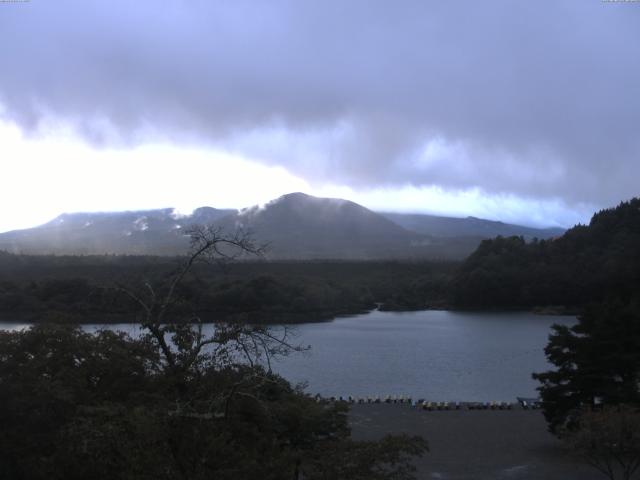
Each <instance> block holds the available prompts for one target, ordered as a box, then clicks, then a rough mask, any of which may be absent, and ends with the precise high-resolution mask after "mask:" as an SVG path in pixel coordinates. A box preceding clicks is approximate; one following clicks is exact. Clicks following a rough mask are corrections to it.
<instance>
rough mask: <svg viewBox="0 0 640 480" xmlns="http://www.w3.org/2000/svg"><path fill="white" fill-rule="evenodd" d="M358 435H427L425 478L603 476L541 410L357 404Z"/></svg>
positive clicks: (589, 479)
mask: <svg viewBox="0 0 640 480" xmlns="http://www.w3.org/2000/svg"><path fill="white" fill-rule="evenodd" d="M349 418H350V424H351V428H352V434H353V436H354V438H355V439H358V440H375V439H379V438H380V437H382V436H384V435H386V434H390V433H392V434H399V433H406V434H409V435H421V436H422V437H424V438H425V439H426V440H427V441H428V442H429V447H430V452H429V453H427V454H426V455H425V456H424V457H422V458H419V459H417V461H416V463H415V465H416V467H417V475H416V477H417V478H418V479H420V480H423V479H424V480H427V479H429V480H433V479H443V480H447V479H450V480H498V479H517V480H524V479H545V480H599V479H601V478H603V477H602V474H600V473H599V472H597V471H596V470H595V469H593V468H592V467H589V466H588V465H586V464H584V463H583V462H582V461H581V460H580V459H579V458H577V457H576V456H575V455H573V454H571V452H569V451H568V450H567V449H566V448H565V447H564V446H563V444H562V443H561V442H560V441H559V440H558V439H557V438H555V437H554V436H553V435H551V434H550V433H549V432H548V431H547V426H546V422H545V420H544V417H543V416H542V412H541V411H540V410H522V409H521V408H516V409H514V410H454V411H424V410H421V409H418V408H415V407H411V406H409V405H406V404H355V405H352V406H351V410H350V413H349Z"/></svg>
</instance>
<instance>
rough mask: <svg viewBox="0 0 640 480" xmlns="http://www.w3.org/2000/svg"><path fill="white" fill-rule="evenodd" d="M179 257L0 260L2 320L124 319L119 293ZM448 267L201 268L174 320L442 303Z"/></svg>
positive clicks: (165, 270) (128, 306) (309, 317)
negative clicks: (121, 286) (195, 317)
mask: <svg viewBox="0 0 640 480" xmlns="http://www.w3.org/2000/svg"><path fill="white" fill-rule="evenodd" d="M180 261H181V258H179V257H175V258H171V257H144V256H140V257H136V256H74V257H71V256H22V255H13V254H8V253H0V314H1V315H2V316H3V318H5V319H7V320H11V319H26V320H35V321H59V322H69V321H72V322H87V321H88V322H91V321H95V320H99V321H101V322H109V321H128V320H129V321H132V320H135V317H133V316H132V313H131V312H134V311H135V308H134V307H135V306H134V305H133V303H132V301H131V299H130V298H128V297H127V296H126V295H123V294H122V292H121V291H120V290H119V289H118V286H120V285H130V284H132V283H140V282H141V281H149V282H155V281H158V280H160V279H162V278H163V277H165V276H166V275H170V274H171V273H172V272H173V271H174V270H175V268H176V267H177V265H179V263H180ZM456 266H457V264H456V263H449V262H389V261H386V262H341V261H333V262H332V261H328V262H267V261H252V262H236V263H226V264H213V265H211V264H199V265H197V266H195V267H194V269H193V272H192V274H191V275H190V276H189V278H188V279H185V281H184V282H183V283H182V284H181V287H180V291H179V294H180V296H181V298H182V300H183V302H182V308H181V307H180V305H178V306H177V309H176V312H175V313H176V314H177V316H178V317H179V318H182V319H184V320H188V319H189V318H190V316H193V315H198V316H199V317H200V318H202V319H203V320H205V321H214V320H221V319H229V318H235V319H241V320H246V321H250V322H257V323H263V322H275V323H287V322H305V321H317V320H323V319H330V318H333V317H335V316H336V315H340V314H353V313H359V312H363V311H367V310H370V309H372V308H375V307H376V306H380V308H382V309H387V310H406V309H422V308H429V307H434V306H436V307H437V306H442V305H444V302H445V300H446V295H447V291H446V287H447V283H448V281H449V279H450V278H451V275H452V272H453V271H454V270H455V268H456Z"/></svg>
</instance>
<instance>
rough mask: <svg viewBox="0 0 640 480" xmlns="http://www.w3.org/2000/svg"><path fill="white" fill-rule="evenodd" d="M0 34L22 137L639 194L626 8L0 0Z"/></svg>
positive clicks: (608, 198)
mask: <svg viewBox="0 0 640 480" xmlns="http://www.w3.org/2000/svg"><path fill="white" fill-rule="evenodd" d="M0 35H1V36H2V43H1V44H0V61H1V64H0V68H1V69H2V72H1V75H0V103H1V104H3V105H4V108H5V116H6V117H8V118H9V119H11V120H13V121H17V122H19V123H20V124H21V125H22V126H23V127H24V128H25V129H30V130H31V131H37V129H38V126H39V125H40V124H41V122H42V120H43V118H48V119H51V118H54V119H61V120H63V121H65V122H70V123H72V124H73V125H74V126H75V128H77V129H78V131H79V132H80V133H81V134H82V135H84V136H85V137H86V138H87V139H88V140H89V141H91V142H94V143H97V144H101V143H109V142H125V143H126V142H134V143H135V142H137V141H141V139H142V138H143V136H144V135H151V136H155V137H160V138H168V139H171V140H174V141H191V142H192V141H196V142H201V143H206V144H211V145H218V146H223V147H224V148H228V149H232V150H236V151H239V152H241V153H245V154H250V155H252V156H254V157H257V158H260V159H262V161H264V162H267V163H273V164H281V165H284V166H285V167H287V168H288V169H289V170H291V171H292V172H294V173H296V174H298V175H301V176H303V177H305V178H306V179H307V180H309V181H312V182H324V181H328V182H333V183H341V184H349V185H352V186H355V187H362V186H366V187H375V186H393V185H398V186H401V185H406V184H408V183H409V184H412V185H439V186H442V187H444V188H451V189H459V188H470V187H480V188H482V189H483V190H484V191H486V192H489V193H514V194H516V195H523V196H526V197H540V198H545V197H548V198H551V197H561V198H564V199H565V200H566V201H567V202H568V203H577V202H590V203H595V204H600V205H606V204H609V203H612V202H617V201H618V200H620V199H623V198H625V197H629V196H631V195H634V194H638V193H639V192H638V188H637V183H638V181H637V179H638V178H640V135H639V129H640V3H625V2H618V3H616V2H602V1H600V0H575V1H564V0H554V1H537V2H529V1H527V2H525V1H522V2H517V1H475V0H474V1H466V2H465V1H456V2H449V1H447V2H445V1H442V2H435V1H434V2H427V1H425V0H415V1H398V2H382V1H380V2H375V1H350V2H346V1H344V0H335V1H333V0H324V1H320V2H316V1H314V2H311V1H308V2H307V1H300V0H298V1H291V2H286V1H275V2H262V1H255V2H245V1H242V0H235V1H218V2H205V1H197V0H195V1H189V2H187V1H184V0H172V1H166V2H160V1H157V0H156V1H153V2H152V1H140V0H138V1H135V2H131V1H123V0H117V1H111V2H94V1H86V0H84V1H80V0H78V1H62V0H56V1H46V2H45V1H44V0H32V1H31V2H29V3H8V4H0ZM150 132H151V133H150Z"/></svg>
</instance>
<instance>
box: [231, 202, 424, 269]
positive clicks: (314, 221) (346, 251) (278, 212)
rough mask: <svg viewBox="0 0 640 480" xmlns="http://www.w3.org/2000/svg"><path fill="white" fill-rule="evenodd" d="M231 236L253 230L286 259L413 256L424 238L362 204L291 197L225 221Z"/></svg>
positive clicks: (244, 212) (276, 254) (237, 214)
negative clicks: (235, 232)
mask: <svg viewBox="0 0 640 480" xmlns="http://www.w3.org/2000/svg"><path fill="white" fill-rule="evenodd" d="M220 224H221V225H222V226H223V227H224V228H225V229H226V230H227V231H234V230H236V229H238V228H240V229H244V230H247V231H251V232H253V233H254V234H255V236H256V238H258V239H259V240H260V241H263V242H268V243H269V245H270V253H271V254H272V255H274V256H276V257H286V258H373V257H379V256H382V257H390V256H402V257H406V256H411V254H410V250H411V248H412V242H415V241H419V240H420V236H419V235H417V234H415V233H414V232H409V231H407V230H405V229H404V228H402V227H400V226H399V225H397V224H395V223H393V222H392V221H390V220H388V219H386V218H384V217H383V216H382V215H379V214H377V213H374V212H372V211H371V210H368V209H366V208H365V207H363V206H361V205H358V204H357V203H354V202H350V201H348V200H342V199H337V198H317V197H312V196H310V195H306V194H304V193H291V194H288V195H283V196H282V197H280V198H278V199H276V200H273V201H272V202H270V203H268V204H266V205H265V206H263V207H258V206H255V207H251V208H247V209H243V210H240V211H239V212H237V213H236V214H233V215H230V216H228V217H226V218H224V219H222V221H221V222H220Z"/></svg>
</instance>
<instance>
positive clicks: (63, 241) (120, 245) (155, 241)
mask: <svg viewBox="0 0 640 480" xmlns="http://www.w3.org/2000/svg"><path fill="white" fill-rule="evenodd" d="M233 212H235V210H218V209H215V208H211V207H203V208H198V209H196V210H195V211H194V212H193V213H192V214H191V215H181V214H179V213H177V212H176V211H175V209H173V208H164V209H157V210H138V211H131V212H97V213H64V214H62V215H60V216H58V217H56V218H55V219H53V220H52V221H50V222H48V223H45V224H44V225H41V226H38V227H34V228H28V229H25V230H15V231H12V232H7V233H3V234H0V249H1V250H6V251H9V252H13V253H28V254H31V253H33V254H49V253H53V254H58V255H60V254H72V255H75V254H81V255H85V254H132V255H133V254H138V255H144V254H157V255H175V254H178V253H183V252H184V251H185V250H186V249H187V248H188V245H189V240H188V238H187V237H186V236H185V235H184V234H183V233H182V231H183V230H184V229H185V228H186V227H188V226H189V225H191V224H194V223H215V222H216V221H218V220H220V218H222V217H224V216H226V215H229V214H231V213H233Z"/></svg>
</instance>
